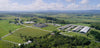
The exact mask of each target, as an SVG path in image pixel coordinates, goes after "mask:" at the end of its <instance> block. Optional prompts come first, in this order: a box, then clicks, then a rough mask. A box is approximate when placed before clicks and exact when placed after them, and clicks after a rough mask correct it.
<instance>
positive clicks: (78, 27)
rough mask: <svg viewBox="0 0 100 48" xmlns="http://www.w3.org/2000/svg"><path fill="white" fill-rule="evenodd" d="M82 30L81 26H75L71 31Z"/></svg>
mask: <svg viewBox="0 0 100 48" xmlns="http://www.w3.org/2000/svg"><path fill="white" fill-rule="evenodd" d="M82 28H83V26H77V27H76V28H74V29H73V30H72V31H73V32H78V31H79V30H81V29H82Z"/></svg>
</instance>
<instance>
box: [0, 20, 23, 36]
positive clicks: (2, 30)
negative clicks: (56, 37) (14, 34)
mask: <svg viewBox="0 0 100 48" xmlns="http://www.w3.org/2000/svg"><path fill="white" fill-rule="evenodd" d="M20 27H22V26H20V25H15V24H9V21H8V20H0V37H2V36H4V35H6V34H8V33H9V30H11V31H14V30H15V29H17V28H20Z"/></svg>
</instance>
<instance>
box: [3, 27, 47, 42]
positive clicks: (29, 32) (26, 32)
mask: <svg viewBox="0 0 100 48" xmlns="http://www.w3.org/2000/svg"><path fill="white" fill-rule="evenodd" d="M48 33H49V32H46V31H42V30H38V29H32V28H23V29H20V30H18V31H16V32H15V33H14V34H12V35H10V36H8V37H5V38H4V40H9V41H14V42H18V43H23V42H24V41H23V40H24V39H21V37H20V34H22V35H23V36H31V37H39V36H43V35H45V34H48ZM9 38H10V39H9Z"/></svg>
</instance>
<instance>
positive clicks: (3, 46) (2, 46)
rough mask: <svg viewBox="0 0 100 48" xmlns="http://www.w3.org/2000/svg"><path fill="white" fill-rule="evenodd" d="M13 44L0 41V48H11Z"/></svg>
mask: <svg viewBox="0 0 100 48" xmlns="http://www.w3.org/2000/svg"><path fill="white" fill-rule="evenodd" d="M12 46H13V44H11V43H8V42H4V41H2V40H0V48H11V47H12Z"/></svg>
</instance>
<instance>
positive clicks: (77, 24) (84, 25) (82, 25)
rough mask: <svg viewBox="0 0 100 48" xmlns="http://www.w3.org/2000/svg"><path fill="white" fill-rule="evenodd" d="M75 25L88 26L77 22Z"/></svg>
mask: <svg viewBox="0 0 100 48" xmlns="http://www.w3.org/2000/svg"><path fill="white" fill-rule="evenodd" d="M75 25H82V26H90V24H83V23H77V24H75Z"/></svg>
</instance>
